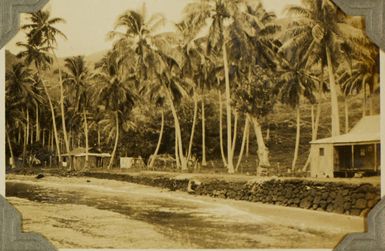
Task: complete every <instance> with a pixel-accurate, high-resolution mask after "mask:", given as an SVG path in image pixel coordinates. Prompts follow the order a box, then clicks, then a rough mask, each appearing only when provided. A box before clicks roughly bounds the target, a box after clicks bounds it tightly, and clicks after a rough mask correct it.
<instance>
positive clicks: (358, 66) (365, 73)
mask: <svg viewBox="0 0 385 251" xmlns="http://www.w3.org/2000/svg"><path fill="white" fill-rule="evenodd" d="M377 58H378V53H374V55H373V60H372V61H368V60H362V59H361V60H359V59H358V60H354V61H353V63H352V66H351V70H350V71H346V68H345V70H343V69H341V70H340V71H339V75H340V77H339V81H340V83H341V87H342V90H343V92H344V94H345V96H348V95H351V94H354V93H357V94H358V93H360V92H362V95H363V104H362V116H363V117H364V116H366V115H367V108H368V107H367V98H368V93H367V90H368V89H369V97H370V98H371V100H370V105H369V107H370V109H369V110H370V112H369V113H370V115H373V100H372V95H373V93H374V92H375V90H376V89H377V88H378V87H379V69H378V65H379V64H378V59H377ZM341 68H342V67H341Z"/></svg>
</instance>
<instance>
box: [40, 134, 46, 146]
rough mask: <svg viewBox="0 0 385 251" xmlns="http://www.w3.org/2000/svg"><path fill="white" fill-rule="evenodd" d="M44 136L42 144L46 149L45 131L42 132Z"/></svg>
mask: <svg viewBox="0 0 385 251" xmlns="http://www.w3.org/2000/svg"><path fill="white" fill-rule="evenodd" d="M42 134H43V135H42V137H43V138H42V140H41V142H42V144H43V147H44V146H45V130H43V131H42Z"/></svg>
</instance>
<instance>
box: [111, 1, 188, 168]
mask: <svg viewBox="0 0 385 251" xmlns="http://www.w3.org/2000/svg"><path fill="white" fill-rule="evenodd" d="M164 23H165V19H164V18H163V16H162V15H160V14H155V15H153V16H151V17H149V18H148V17H147V16H146V9H145V6H144V5H143V8H142V10H141V11H133V10H128V11H126V12H125V13H124V14H122V15H121V16H119V18H118V20H117V22H116V26H115V31H113V32H111V33H110V34H109V37H110V38H111V39H114V40H115V41H114V50H115V51H116V52H117V53H118V54H119V55H122V62H123V64H124V65H125V71H126V72H128V73H129V74H130V76H133V77H134V78H135V80H136V81H137V83H138V84H139V85H145V84H151V85H154V88H156V87H158V86H159V85H160V88H159V89H158V90H159V91H160V92H163V93H164V94H165V97H166V100H167V102H168V103H169V105H170V107H171V110H172V114H173V117H174V123H175V134H176V146H177V147H176V152H177V154H176V155H178V157H177V161H178V160H180V162H181V165H182V169H183V170H186V169H187V160H186V158H185V156H184V152H183V145H182V135H181V129H180V123H179V119H178V115H177V111H176V107H175V103H174V102H176V101H177V100H178V99H180V97H179V96H178V97H177V96H175V95H179V94H184V93H185V90H183V86H182V84H181V82H183V81H180V80H181V79H180V78H178V72H179V70H180V66H181V65H182V61H183V59H182V55H181V54H180V50H179V49H178V45H179V38H178V37H177V36H175V34H174V33H157V32H158V29H159V28H160V27H161V26H162V25H163V24H164ZM121 29H123V30H124V32H121V31H120V30H121ZM170 45H171V46H170ZM167 71H168V72H167ZM184 82H185V81H184ZM176 93H178V94H176Z"/></svg>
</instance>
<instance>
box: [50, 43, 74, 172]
mask: <svg viewBox="0 0 385 251" xmlns="http://www.w3.org/2000/svg"><path fill="white" fill-rule="evenodd" d="M52 55H53V57H54V60H55V63H56V65H57V67H58V71H59V85H60V112H61V120H62V130H63V138H64V145H65V149H66V151H67V153H69V152H70V146H69V143H68V135H67V128H66V120H65V110H64V88H63V75H62V71H61V68H60V65H59V60H58V58H57V56H56V53H55V52H54V51H53V50H52ZM69 168H70V169H71V166H70V167H69Z"/></svg>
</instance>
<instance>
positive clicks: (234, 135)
mask: <svg viewBox="0 0 385 251" xmlns="http://www.w3.org/2000/svg"><path fill="white" fill-rule="evenodd" d="M237 134H238V112H237V111H235V112H234V133H233V142H232V145H231V151H232V152H233V156H235V146H236V144H237Z"/></svg>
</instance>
